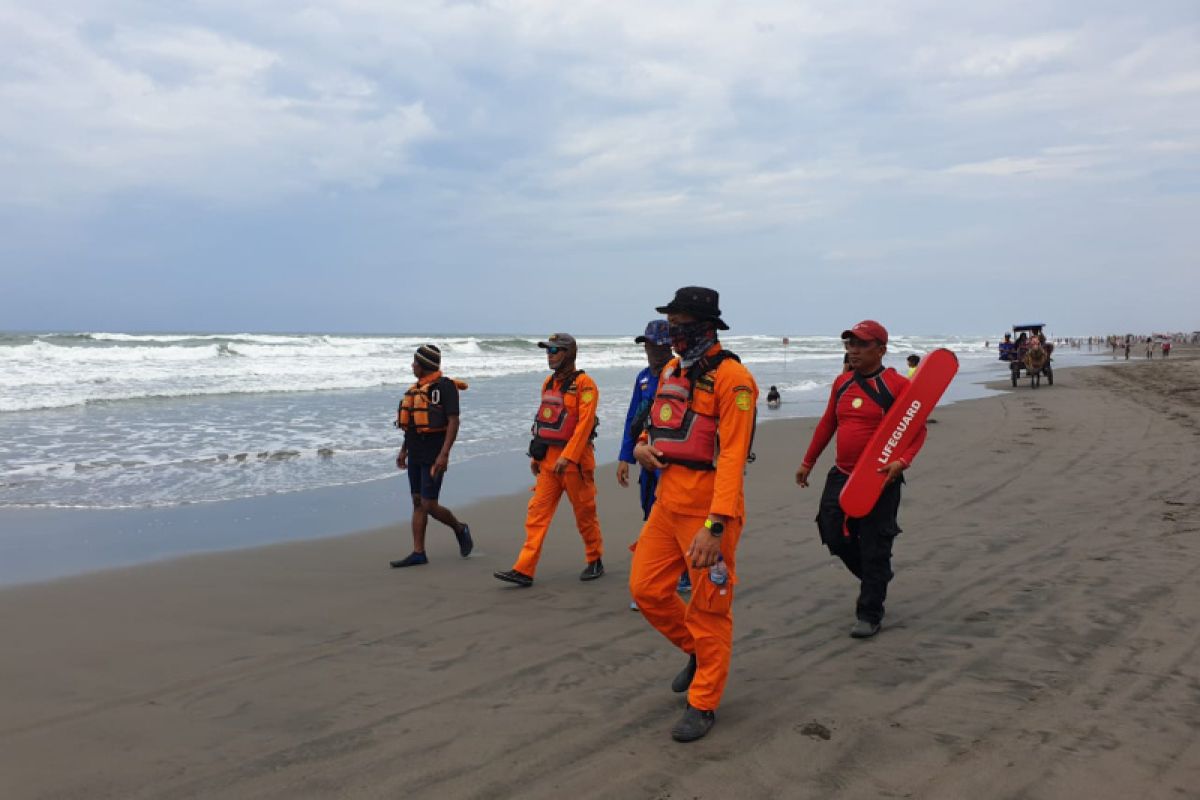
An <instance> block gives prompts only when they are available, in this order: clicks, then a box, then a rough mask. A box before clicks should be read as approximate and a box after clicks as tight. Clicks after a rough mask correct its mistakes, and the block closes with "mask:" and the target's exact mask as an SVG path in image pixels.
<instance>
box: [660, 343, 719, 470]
mask: <svg viewBox="0 0 1200 800" xmlns="http://www.w3.org/2000/svg"><path fill="white" fill-rule="evenodd" d="M726 358H734V359H736V358H737V356H736V355H734V354H733V353H731V352H729V351H728V350H722V351H721V352H719V353H717V354H715V355H714V356H713V357H712V358H710V359H705V360H704V361H703V362H701V363H700V364H698V365H697V366H695V367H693V369H692V370H689V371H688V373H689V374H680V371H679V369H678V368H676V374H674V375H671V376H669V377H667V378H665V379H663V380H660V381H659V384H658V392H657V393H656V394H655V395H654V405H652V406H651V407H650V420H649V422H650V426H649V429H648V431H649V436H650V444H651V445H652V446H653V447H654V449H655V450H658V451H659V452H661V453H662V459H661V460H662V461H663V462H665V463H667V464H679V465H680V466H683V467H687V468H688V469H698V470H713V469H716V463H715V462H716V460H717V453H718V452H719V450H720V442H719V439H718V435H717V422H718V419H717V417H715V416H710V415H708V414H700V413H698V412H697V411H695V410H694V409H693V408H692V391H693V389H694V388H695V384H696V381H698V380H700V379H701V378H702V377H703V376H704V375H706V374H708V373H710V372H712V371H714V370H715V369H716V368H717V367H718V366H720V364H721V362H722V361H724V360H725V359H726Z"/></svg>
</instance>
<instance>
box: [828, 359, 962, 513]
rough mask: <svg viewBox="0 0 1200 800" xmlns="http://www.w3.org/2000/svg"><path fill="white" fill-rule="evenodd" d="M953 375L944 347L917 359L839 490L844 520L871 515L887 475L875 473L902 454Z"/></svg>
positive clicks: (953, 362) (954, 368) (954, 366)
mask: <svg viewBox="0 0 1200 800" xmlns="http://www.w3.org/2000/svg"><path fill="white" fill-rule="evenodd" d="M957 372H958V357H957V356H955V355H954V353H952V352H950V351H949V350H947V349H945V348H941V349H938V350H934V351H933V352H932V353H930V354H929V355H927V356H925V357H924V358H923V359H921V366H919V367H917V371H916V373H915V374H914V375H913V376H912V378H911V380H910V381H909V384H908V388H906V389H905V390H904V392H903V393H902V394H901V395H900V396H899V397H897V398H896V402H894V403H892V407H891V408H890V409H888V413H887V414H885V415H884V417H883V423H882V424H880V426H879V429H878V430H876V431H875V435H874V436H872V437H871V441H870V443H868V444H867V447H866V449H865V450H863V452H862V455H861V456H859V457H858V463H857V464H855V465H854V471H853V472H851V473H850V477H849V478H848V479H847V480H846V485H845V486H843V487H842V493H841V494H840V495H839V496H838V503H839V505H841V507H842V511H845V512H846V516H847V517H855V518H858V517H865V516H867V514H870V513H871V509H872V508H874V507H875V503H877V502H878V501H879V495H881V494H883V486H884V483H885V482H886V481H887V475H886V474H885V473H882V472H878V470H879V468H880V467H882V466H883V465H885V464H889V463H891V462H892V461H895V460H896V456H897V455H899V454H900V453H901V452H903V450H904V447H903V445H904V444H905V443H906V442H908V441H909V440H910V439H912V437H913V436H915V435H916V433H917V431H919V430H920V429H921V426H922V425H924V424H925V420H927V419H929V414H930V413H931V412H932V411H933V407H934V406H936V405H937V402H938V400H941V399H942V395H943V394H945V392H946V389H947V387H949V386H950V381H952V380H954V375H955V373H957Z"/></svg>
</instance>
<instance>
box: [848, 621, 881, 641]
mask: <svg viewBox="0 0 1200 800" xmlns="http://www.w3.org/2000/svg"><path fill="white" fill-rule="evenodd" d="M879 627H880V626H879V623H878V622H867V621H866V620H865V619H860V620H857V621H856V622H855V623H854V627H853V628H851V629H850V636H851V637H852V638H854V639H870V638H871V637H872V636H874V635H875V634H877V633H879Z"/></svg>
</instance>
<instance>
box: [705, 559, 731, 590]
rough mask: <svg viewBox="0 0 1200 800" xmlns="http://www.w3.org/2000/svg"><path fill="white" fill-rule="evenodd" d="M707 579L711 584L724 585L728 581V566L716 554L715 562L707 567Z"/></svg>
mask: <svg viewBox="0 0 1200 800" xmlns="http://www.w3.org/2000/svg"><path fill="white" fill-rule="evenodd" d="M708 579H709V581H711V582H712V585H713V586H724V585H725V584H726V583H728V582H729V568H728V567H726V566H725V559H724V558H722V557H721V556H717V563H715V564H713V565H712V566H711V567H709V568H708Z"/></svg>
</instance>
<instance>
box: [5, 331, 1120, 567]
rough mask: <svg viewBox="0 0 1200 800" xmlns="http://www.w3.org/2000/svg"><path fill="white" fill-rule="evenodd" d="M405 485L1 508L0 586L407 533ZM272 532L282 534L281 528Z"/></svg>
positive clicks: (487, 468)
mask: <svg viewBox="0 0 1200 800" xmlns="http://www.w3.org/2000/svg"><path fill="white" fill-rule="evenodd" d="M1089 355H1090V354H1089ZM1101 355H1102V354H1101ZM1091 366H1095V365H1094V364H1075V365H1072V366H1069V367H1063V368H1061V369H1062V370H1063V371H1064V372H1065V371H1066V370H1073V369H1080V368H1083V367H1091ZM972 377H973V378H975V377H977V376H972ZM1009 390H1011V387H1009V386H1008V385H1007V383H1005V382H1003V381H1001V380H999V379H986V380H973V381H971V382H970V383H967V384H961V385H960V384H959V383H958V382H956V383H955V384H952V386H951V389H950V391H949V392H948V393H947V397H946V398H944V399H943V402H942V403H941V404H939V408H941V407H949V406H952V405H954V404H956V403H960V402H966V401H969V400H976V399H986V398H988V397H994V396H996V395H997V394H998V393H1001V392H1004V391H1009ZM824 397H825V395H824V394H822V398H824ZM823 402H824V400H823V399H822V406H823ZM801 405H804V403H803V402H802V403H801ZM819 415H820V411H819V410H818V411H817V412H816V413H815V414H811V413H804V412H801V413H800V414H799V415H797V416H788V417H781V418H774V419H773V418H771V412H767V413H765V414H760V417H759V424H760V426H763V425H776V424H779V423H784V422H792V421H795V420H815V419H816V418H818V417H819ZM764 417H765V418H764ZM598 444H601V446H606V447H608V449H609V450H610V451H611V452H612V453H615V452H616V449H617V448H616V445H615V443H614V442H612V441H607V442H602V441H601V440H598ZM525 465H526V462H525V460H524V459H523V458H522V457H520V456H518V455H516V454H515V453H500V454H494V455H491V456H485V457H480V458H475V459H472V460H470V461H467V462H464V463H462V464H460V465H458V466H456V467H455V469H454V470H453V474H452V475H451V481H452V482H450V483H449V484H448V492H447V493H446V494H445V495H444V500H445V501H446V502H447V504H448V506H449V507H450V508H452V509H453V510H455V512H456V513H460V512H461V513H462V514H467V515H469V514H470V513H471V509H472V507H474V506H475V505H477V504H479V503H481V502H487V501H488V500H491V499H495V498H499V497H502V496H505V495H511V494H517V493H521V492H523V490H524V489H525V487H526V486H527V485H528V480H527V477H526V475H527V472H526V466H525ZM615 465H616V460H615V458H614V459H612V460H611V461H608V460H606V461H604V462H602V463H598V464H597V473H598V474H600V475H611V473H612V472H613V471H614V469H615ZM601 480H603V478H601ZM406 488H407V485H406V484H405V483H404V481H403V478H402V477H398V476H390V477H387V478H381V479H377V480H371V481H364V482H362V483H356V484H348V485H336V486H325V487H319V488H315V489H304V490H300V491H295V492H280V493H275V494H268V495H257V496H253V497H244V498H234V499H229V500H220V501H214V502H205V503H191V504H184V505H179V506H169V507H151V508H118V509H74V508H26V507H22V508H4V509H0V523H3V525H0V527H3V528H5V529H6V530H8V531H16V532H18V533H16V534H15V535H14V534H9V535H6V536H3V537H0V591H3V590H4V589H6V588H8V587H13V586H28V585H33V584H37V583H42V582H46V581H59V580H65V579H70V578H72V577H78V576H81V575H88V574H92V573H97V572H106V571H110V570H117V569H125V568H130V567H137V566H143V565H152V564H160V563H163V562H169V561H173V560H175V559H180V558H189V557H192V556H196V555H202V554H206V553H227V552H237V551H245V550H253V549H256V548H260V547H266V546H272V545H277V544H287V543H289V542H303V541H311V540H320V539H340V538H344V537H347V536H354V535H356V534H362V533H367V532H373V531H379V530H392V529H395V528H399V529H400V532H401V533H402V534H404V536H407V526H408V522H407V519H408V497H407V494H404V493H402V492H404V490H406ZM431 524H432V525H435V526H436V523H431ZM518 524H519V521H518ZM281 529H286V530H287V531H288V532H287V533H286V534H281V533H279V531H280V530H281ZM22 534H24V535H22ZM402 538H403V537H402ZM401 547H403V545H401ZM407 552H408V551H407V550H405V552H404V553H399V554H398V555H397V556H395V557H400V556H403V555H405V554H407Z"/></svg>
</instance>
